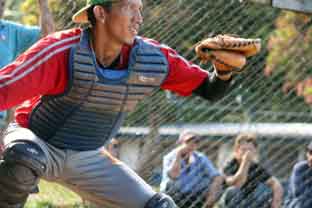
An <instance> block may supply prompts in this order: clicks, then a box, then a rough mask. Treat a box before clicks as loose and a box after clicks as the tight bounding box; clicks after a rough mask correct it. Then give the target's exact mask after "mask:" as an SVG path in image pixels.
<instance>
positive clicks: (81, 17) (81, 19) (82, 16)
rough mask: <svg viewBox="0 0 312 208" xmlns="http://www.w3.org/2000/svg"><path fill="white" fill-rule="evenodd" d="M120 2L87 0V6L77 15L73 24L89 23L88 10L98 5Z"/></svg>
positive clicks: (116, 0) (115, 0)
mask: <svg viewBox="0 0 312 208" xmlns="http://www.w3.org/2000/svg"><path fill="white" fill-rule="evenodd" d="M118 1H120V0H87V5H86V6H85V7H83V8H82V9H80V10H79V11H78V12H77V13H76V14H74V16H73V18H72V19H73V22H75V23H88V22H89V21H88V14H87V10H88V9H89V8H90V7H91V6H93V5H98V4H105V3H113V2H118Z"/></svg>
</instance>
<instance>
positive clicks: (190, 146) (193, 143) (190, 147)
mask: <svg viewBox="0 0 312 208" xmlns="http://www.w3.org/2000/svg"><path fill="white" fill-rule="evenodd" d="M199 142H200V138H199V137H198V136H193V137H192V139H190V140H188V141H186V142H184V145H185V147H186V150H187V151H188V153H189V154H191V153H192V152H193V151H195V150H197V149H198V146H199Z"/></svg>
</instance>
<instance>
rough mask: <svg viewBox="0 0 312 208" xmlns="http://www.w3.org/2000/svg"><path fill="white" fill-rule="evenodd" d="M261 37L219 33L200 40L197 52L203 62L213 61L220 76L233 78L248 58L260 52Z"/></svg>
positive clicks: (226, 78)
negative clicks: (251, 37)
mask: <svg viewBox="0 0 312 208" xmlns="http://www.w3.org/2000/svg"><path fill="white" fill-rule="evenodd" d="M260 49H261V40H260V39H245V38H241V37H238V36H234V35H217V36H215V37H212V38H207V39H205V40H202V41H201V42H199V43H198V44H197V45H196V47H195V52H196V55H197V56H198V58H199V59H200V60H201V63H204V64H205V63H207V62H209V61H210V62H211V64H212V65H213V67H214V68H215V71H216V73H217V74H218V77H219V78H221V79H223V80H228V79H230V78H231V76H232V74H233V73H240V72H241V71H243V70H244V66H245V65H246V59H247V58H248V57H251V56H254V55H256V54H257V53H259V52H260Z"/></svg>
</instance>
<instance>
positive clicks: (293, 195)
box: [287, 142, 312, 208]
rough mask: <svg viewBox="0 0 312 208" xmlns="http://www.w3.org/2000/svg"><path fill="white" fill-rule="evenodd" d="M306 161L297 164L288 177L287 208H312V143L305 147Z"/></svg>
mask: <svg viewBox="0 0 312 208" xmlns="http://www.w3.org/2000/svg"><path fill="white" fill-rule="evenodd" d="M306 157H307V159H306V160H304V161H300V162H298V163H297V164H296V165H295V166H294V168H293V171H292V174H291V177H290V184H289V185H290V186H289V188H290V189H289V197H290V199H291V203H290V204H289V205H288V206H287V207H288V208H311V207H312V142H311V143H310V144H309V145H308V146H307V151H306Z"/></svg>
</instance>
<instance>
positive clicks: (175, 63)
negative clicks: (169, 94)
mask: <svg viewBox="0 0 312 208" xmlns="http://www.w3.org/2000/svg"><path fill="white" fill-rule="evenodd" d="M146 41H148V42H149V43H151V44H153V45H155V46H157V47H160V49H161V51H162V52H163V53H164V55H165V56H166V57H167V60H168V64H169V74H168V77H167V79H166V80H165V81H164V83H163V84H162V86H161V88H162V89H164V90H170V91H173V92H175V93H178V94H179V95H181V96H189V95H191V94H192V92H193V90H194V89H196V88H197V87H198V86H199V85H200V84H201V83H202V82H203V81H204V79H205V78H207V77H208V72H207V71H204V70H203V69H201V68H200V67H199V66H198V65H195V64H192V63H191V62H189V61H187V60H185V59H184V58H183V57H182V56H180V55H179V54H178V53H177V52H176V51H175V50H173V49H171V48H169V47H168V46H165V45H160V44H158V43H157V42H156V41H154V40H151V39H146Z"/></svg>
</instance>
